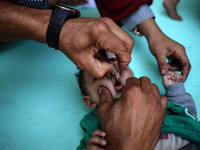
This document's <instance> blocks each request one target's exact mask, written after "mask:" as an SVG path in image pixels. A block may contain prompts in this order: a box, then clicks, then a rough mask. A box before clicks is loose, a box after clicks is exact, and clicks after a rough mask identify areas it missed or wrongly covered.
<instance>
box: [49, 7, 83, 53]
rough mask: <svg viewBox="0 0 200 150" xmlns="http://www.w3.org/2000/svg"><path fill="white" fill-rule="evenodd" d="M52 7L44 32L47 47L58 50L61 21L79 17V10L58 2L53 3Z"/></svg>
mask: <svg viewBox="0 0 200 150" xmlns="http://www.w3.org/2000/svg"><path fill="white" fill-rule="evenodd" d="M52 9H53V10H52V15H51V19H50V22H49V26H48V29H47V34H46V42H47V44H48V46H49V47H51V48H54V49H57V50H58V49H59V35H60V31H61V28H62V26H63V23H64V22H65V21H66V20H68V19H72V18H77V17H80V12H79V11H78V10H76V9H73V8H70V7H66V6H63V5H60V4H54V5H53V8H52Z"/></svg>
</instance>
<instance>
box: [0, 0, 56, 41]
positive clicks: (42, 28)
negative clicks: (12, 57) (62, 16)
mask: <svg viewBox="0 0 200 150" xmlns="http://www.w3.org/2000/svg"><path fill="white" fill-rule="evenodd" d="M51 13H52V11H51V10H38V9H31V8H26V7H22V6H19V5H15V4H12V3H8V2H5V1H0V14H3V15H0V41H11V40H22V39H31V40H35V41H38V42H42V43H46V32H47V27H48V24H49V20H50V17H51Z"/></svg>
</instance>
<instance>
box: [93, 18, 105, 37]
mask: <svg viewBox="0 0 200 150" xmlns="http://www.w3.org/2000/svg"><path fill="white" fill-rule="evenodd" d="M91 31H92V33H94V34H95V35H96V36H99V35H101V34H104V33H106V32H107V31H108V27H107V26H106V24H105V23H104V22H102V21H94V22H93V23H92V26H91Z"/></svg>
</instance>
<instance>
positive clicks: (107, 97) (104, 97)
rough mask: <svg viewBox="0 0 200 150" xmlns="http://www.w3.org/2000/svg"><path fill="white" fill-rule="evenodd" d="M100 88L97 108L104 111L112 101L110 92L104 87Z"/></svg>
mask: <svg viewBox="0 0 200 150" xmlns="http://www.w3.org/2000/svg"><path fill="white" fill-rule="evenodd" d="M100 88H101V94H100V98H99V109H100V111H104V112H105V111H106V110H107V109H109V108H110V107H111V105H112V103H113V101H112V94H111V92H110V90H109V89H107V88H106V87H100Z"/></svg>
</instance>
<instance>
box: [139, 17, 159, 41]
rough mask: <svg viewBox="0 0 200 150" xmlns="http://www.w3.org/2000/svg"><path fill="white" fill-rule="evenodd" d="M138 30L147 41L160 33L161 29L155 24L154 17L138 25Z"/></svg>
mask: <svg viewBox="0 0 200 150" xmlns="http://www.w3.org/2000/svg"><path fill="white" fill-rule="evenodd" d="M138 29H139V31H140V32H141V33H142V34H143V35H144V36H145V37H146V39H147V41H149V40H150V39H152V38H154V37H158V36H160V35H162V34H163V33H162V31H161V30H160V28H159V27H158V25H157V24H156V22H155V20H154V18H149V19H147V20H145V21H144V22H142V23H141V24H140V25H139V26H138Z"/></svg>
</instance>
